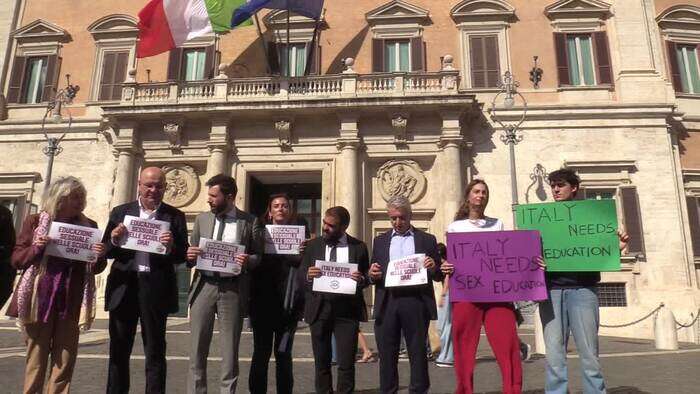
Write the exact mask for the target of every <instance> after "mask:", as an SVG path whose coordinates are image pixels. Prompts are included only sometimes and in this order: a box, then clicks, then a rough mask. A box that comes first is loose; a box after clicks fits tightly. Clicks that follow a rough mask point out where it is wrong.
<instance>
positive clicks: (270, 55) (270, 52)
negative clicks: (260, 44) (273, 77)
mask: <svg viewBox="0 0 700 394" xmlns="http://www.w3.org/2000/svg"><path fill="white" fill-rule="evenodd" d="M267 60H268V61H269V62H270V64H269V66H270V72H271V73H272V74H279V73H280V61H279V55H278V54H277V44H275V43H274V42H268V43H267Z"/></svg>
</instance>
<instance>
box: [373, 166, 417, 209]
mask: <svg viewBox="0 0 700 394" xmlns="http://www.w3.org/2000/svg"><path fill="white" fill-rule="evenodd" d="M377 180H378V182H377V183H378V186H379V193H380V194H381V195H382V198H383V199H384V201H388V200H389V199H390V198H391V197H393V196H403V197H406V198H408V200H409V201H410V202H411V203H415V202H416V201H418V200H419V199H420V198H421V197H422V196H423V194H424V193H425V190H426V188H427V181H426V179H425V175H424V174H423V170H422V169H421V168H420V165H419V164H418V163H416V162H415V161H413V160H389V161H387V162H386V163H384V164H382V166H381V167H379V169H378V170H377Z"/></svg>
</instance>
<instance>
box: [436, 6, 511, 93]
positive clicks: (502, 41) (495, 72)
mask: <svg viewBox="0 0 700 394" xmlns="http://www.w3.org/2000/svg"><path fill="white" fill-rule="evenodd" d="M450 15H451V16H452V19H453V20H454V21H455V23H456V24H457V28H458V29H459V31H460V43H461V48H462V72H463V75H464V76H465V77H464V78H463V82H462V84H463V86H462V87H463V88H467V89H469V88H471V89H484V88H495V87H496V86H497V84H498V81H500V76H501V74H502V73H503V72H505V70H508V69H510V56H509V53H508V47H509V40H508V34H507V32H508V28H509V27H510V23H511V22H512V21H513V20H514V19H515V9H514V8H513V6H511V5H510V4H508V3H507V2H505V1H502V0H464V1H462V2H460V3H458V4H457V5H455V6H454V7H453V8H452V10H451V11H450Z"/></svg>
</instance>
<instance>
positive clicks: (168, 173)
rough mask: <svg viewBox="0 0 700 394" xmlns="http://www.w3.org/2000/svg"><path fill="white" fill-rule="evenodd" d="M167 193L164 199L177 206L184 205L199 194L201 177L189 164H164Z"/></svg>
mask: <svg viewBox="0 0 700 394" xmlns="http://www.w3.org/2000/svg"><path fill="white" fill-rule="evenodd" d="M162 170H163V173H164V174H165V193H164V194H163V201H165V202H166V203H167V204H170V205H172V206H174V207H176V208H179V207H183V206H185V205H187V204H189V203H191V202H192V200H194V199H195V198H196V197H197V195H198V194H199V177H198V176H197V173H196V172H195V170H194V168H192V167H190V166H188V165H184V164H181V165H175V166H164V167H163V168H162Z"/></svg>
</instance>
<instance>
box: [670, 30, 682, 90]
mask: <svg viewBox="0 0 700 394" xmlns="http://www.w3.org/2000/svg"><path fill="white" fill-rule="evenodd" d="M666 48H668V65H669V68H670V69H671V70H670V71H671V81H672V82H673V90H675V91H676V92H683V84H682V83H681V69H680V67H679V65H678V59H677V58H676V43H675V42H673V41H666Z"/></svg>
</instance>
